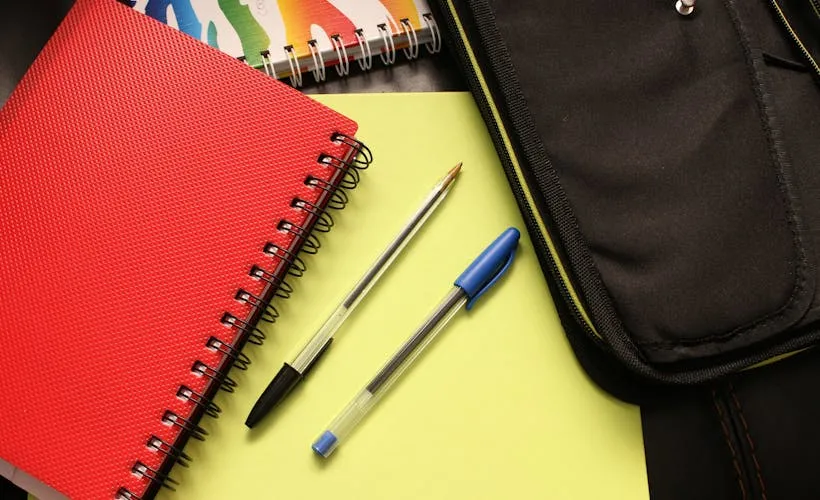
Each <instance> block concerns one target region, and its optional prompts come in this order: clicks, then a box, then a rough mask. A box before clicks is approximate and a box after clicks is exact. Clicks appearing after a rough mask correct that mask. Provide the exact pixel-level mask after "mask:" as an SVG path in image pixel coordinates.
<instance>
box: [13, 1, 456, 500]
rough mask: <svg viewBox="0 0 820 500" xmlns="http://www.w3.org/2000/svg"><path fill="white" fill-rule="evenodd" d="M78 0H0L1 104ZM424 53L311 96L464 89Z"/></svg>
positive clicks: (450, 65)
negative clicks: (418, 56)
mask: <svg viewBox="0 0 820 500" xmlns="http://www.w3.org/2000/svg"><path fill="white" fill-rule="evenodd" d="M72 4H73V0H38V1H36V2H32V1H13V0H11V1H10V0H5V1H2V2H0V106H2V105H3V104H4V103H5V102H6V100H7V99H8V96H9V94H11V91H12V90H13V89H14V87H15V86H16V85H17V82H19V81H20V78H22V77H23V74H24V73H25V72H26V70H27V69H28V67H29V65H31V63H32V61H34V59H35V57H37V54H38V53H39V52H40V50H41V49H42V47H43V45H44V44H45V43H46V41H47V40H48V38H49V37H50V36H51V34H52V33H53V32H54V30H55V29H56V27H57V25H58V24H59V23H60V21H61V20H62V18H63V17H64V16H65V14H66V12H68V9H69V8H70V7H71V5H72ZM421 53H423V55H422V56H421V57H420V58H419V59H418V60H415V61H406V60H402V58H401V56H400V57H397V62H396V64H395V65H393V66H390V67H385V66H383V65H382V63H381V61H379V60H378V59H376V60H374V61H373V69H372V70H371V71H369V72H363V71H361V70H360V69H359V67H358V65H355V64H352V65H351V67H350V75H348V76H347V77H345V78H339V77H338V76H337V75H336V72H335V71H332V70H331V71H328V72H327V75H328V81H326V82H324V83H321V84H316V83H314V82H312V77H311V76H310V75H308V76H307V77H306V78H305V83H306V85H305V87H303V88H302V89H301V90H302V91H303V92H305V93H307V94H317V93H323V94H330V93H356V92H435V91H452V90H465V89H466V85H465V83H464V82H463V80H462V78H461V76H460V75H459V73H458V68H457V67H456V65H455V61H454V60H453V59H452V58H451V57H450V55H449V54H447V53H446V50H445V51H443V52H442V53H440V54H436V55H434V56H430V55H427V54H426V53H425V51H424V50H422V51H421ZM0 498H3V499H7V500H18V499H19V500H24V499H25V498H26V494H25V493H24V492H23V491H21V490H18V489H16V488H14V487H13V486H12V485H11V483H9V482H7V481H6V480H5V479H3V478H2V477H0Z"/></svg>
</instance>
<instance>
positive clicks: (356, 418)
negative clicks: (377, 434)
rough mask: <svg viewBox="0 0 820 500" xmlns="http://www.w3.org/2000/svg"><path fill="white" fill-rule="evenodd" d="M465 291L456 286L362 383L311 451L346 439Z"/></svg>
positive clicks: (330, 449)
mask: <svg viewBox="0 0 820 500" xmlns="http://www.w3.org/2000/svg"><path fill="white" fill-rule="evenodd" d="M467 299H468V297H467V295H466V294H465V293H464V291H463V290H462V289H461V288H459V287H455V288H453V290H452V291H451V292H450V293H449V294H448V295H447V297H445V299H444V300H443V301H442V302H441V303H440V304H439V306H438V307H437V308H436V310H435V311H434V312H433V314H431V315H430V316H429V317H428V318H427V320H426V321H425V322H424V323H423V324H422V325H421V326H420V327H419V328H418V329H417V330H416V332H415V333H414V334H413V335H412V336H411V337H410V338H409V339H408V340H407V341H406V342H405V343H404V344H403V345H402V346H401V347H400V348H399V350H398V351H396V353H395V354H394V355H393V357H392V358H390V360H389V361H388V362H387V363H386V364H385V365H384V366H383V367H382V368H381V370H379V373H378V374H377V375H376V376H375V377H374V378H373V379H372V380H371V381H370V382H369V383H368V384H367V386H365V387H364V388H363V389H362V390H361V391H360V392H359V393H358V394H357V395H356V397H355V398H353V400H352V401H351V402H350V403H349V404H348V405H347V406H346V407H345V409H344V410H342V412H341V413H340V414H339V415H338V416H337V417H336V418H335V419H334V420H333V421H332V422H331V423H330V425H329V426H328V428H327V430H326V431H324V433H322V435H321V436H319V438H318V439H317V440H316V442H315V443H314V444H313V450H314V451H315V452H316V453H318V454H320V455H322V456H323V457H328V456H330V454H331V453H333V450H335V449H336V447H337V446H339V444H340V443H341V442H342V441H344V440H346V439H347V437H348V436H349V435H350V433H351V432H352V431H353V429H355V428H356V426H357V425H358V424H359V422H360V421H361V420H362V419H363V418H364V416H365V415H367V413H368V412H369V411H370V410H371V409H372V408H373V407H374V406H375V405H376V403H378V402H379V400H380V399H381V397H382V395H384V394H385V393H386V392H387V391H388V390H390V387H391V386H392V385H393V383H394V382H395V381H396V380H398V379H399V377H401V375H402V374H403V373H404V372H405V370H407V368H409V367H410V366H411V365H412V364H413V362H414V361H415V360H416V358H418V356H419V355H420V354H421V353H422V352H423V351H424V349H425V348H426V347H427V346H428V345H429V344H430V343H431V342H432V341H433V340H434V339H435V338H436V336H437V335H438V333H439V332H440V331H441V330H442V329H443V328H444V326H445V325H447V323H448V322H449V321H450V319H452V317H453V316H454V315H455V314H456V313H457V312H458V311H459V310H460V309H461V308H462V307H464V305H465V304H466V303H467Z"/></svg>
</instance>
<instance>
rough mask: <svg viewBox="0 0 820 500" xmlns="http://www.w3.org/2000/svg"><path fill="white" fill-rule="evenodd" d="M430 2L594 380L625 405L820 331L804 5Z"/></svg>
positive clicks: (809, 23)
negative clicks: (654, 389) (645, 390)
mask: <svg viewBox="0 0 820 500" xmlns="http://www.w3.org/2000/svg"><path fill="white" fill-rule="evenodd" d="M436 4H437V5H436V8H437V10H438V13H437V14H438V19H439V20H440V22H442V24H443V26H444V31H445V33H446V39H447V40H448V41H449V48H450V50H451V51H452V52H453V53H454V54H455V56H456V58H457V60H458V61H459V63H460V65H461V68H462V70H463V74H464V76H465V77H466V78H467V80H468V82H469V86H470V88H471V91H472V93H473V95H474V96H475V99H476V102H477V103H478V105H479V107H480V109H481V112H482V115H483V117H484V119H485V121H486V123H487V127H488V130H489V131H490V134H491V136H492V137H493V140H494V142H495V146H496V149H497V151H498V153H499V156H500V157H501V160H502V164H503V167H504V169H505V172H506V174H507V178H508V180H509V184H510V187H511V189H512V192H513V193H514V194H515V197H516V199H517V201H518V204H519V208H520V210H521V213H522V214H523V216H524V219H525V221H526V225H527V229H528V231H529V234H530V236H531V239H532V241H533V243H534V245H535V248H536V251H537V253H538V257H539V259H540V262H541V265H542V268H543V270H544V272H545V276H546V279H547V282H548V283H549V285H550V286H551V289H552V292H553V298H554V299H555V302H556V303H557V306H558V309H559V312H560V313H561V317H562V322H563V324H564V327H565V330H566V333H567V336H568V338H569V340H570V342H571V343H572V345H573V348H574V350H575V352H576V354H577V356H578V358H579V360H580V361H581V362H582V363H583V365H584V367H585V368H586V369H587V371H588V372H589V373H590V374H591V375H593V377H594V378H595V379H596V381H597V382H598V383H599V384H601V385H602V386H604V387H605V388H607V389H608V390H610V391H611V392H613V393H616V394H617V395H620V396H622V397H623V398H625V399H629V398H631V397H632V395H631V392H634V391H633V389H634V388H635V387H636V384H637V385H643V386H647V385H649V386H658V385H661V386H665V385H678V386H679V385H690V384H697V383H702V382H706V381H710V380H715V379H718V378H720V377H722V376H724V375H727V374H730V373H736V372H738V371H740V370H744V369H749V368H751V367H755V366H757V365H758V364H761V363H765V362H769V361H772V360H774V359H777V358H778V357H779V356H781V355H786V354H790V353H795V352H797V351H800V350H802V349H804V348H807V347H810V346H812V345H813V344H814V343H815V342H816V341H817V340H818V338H820V298H818V293H817V281H818V280H817V267H816V254H817V247H818V244H820V240H818V236H820V233H818V231H820V168H819V167H820V165H818V162H820V140H818V139H820V135H819V134H818V131H819V130H820V121H818V120H819V119H820V113H819V112H818V111H820V100H819V99H818V93H817V91H818V87H817V85H816V80H815V79H814V77H818V76H820V69H819V68H818V66H817V61H820V59H819V58H818V55H820V51H818V50H817V47H818V43H817V38H816V33H820V30H817V27H818V26H820V17H818V16H817V14H816V13H813V12H811V5H812V3H811V2H808V1H805V2H800V1H796V0H791V1H789V0H770V1H768V2H765V1H759V2H740V1H738V0H725V1H723V0H701V1H699V2H697V4H696V5H695V7H694V10H693V11H692V12H691V13H689V15H683V14H681V13H679V12H678V10H677V9H676V6H675V2H674V1H673V0H639V1H633V2H616V1H600V0H595V1H593V0H552V1H550V2H543V1H540V0H518V1H501V0H438V1H437V2H436ZM678 7H679V8H685V5H680V4H679V5H678ZM801 9H802V10H801ZM804 11H805V12H804ZM804 14H805V15H804ZM809 14H810V16H813V18H812V17H810V16H809Z"/></svg>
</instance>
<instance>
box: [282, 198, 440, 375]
mask: <svg viewBox="0 0 820 500" xmlns="http://www.w3.org/2000/svg"><path fill="white" fill-rule="evenodd" d="M439 184H441V182H440V183H439ZM451 188H452V184H451V185H448V186H447V188H446V189H444V190H438V189H436V190H434V191H433V192H432V193H430V194H429V195H428V196H427V198H426V199H425V200H424V202H423V203H422V204H421V208H419V210H418V211H417V212H416V213H415V214H414V215H413V216H412V217H411V218H410V220H409V221H408V223H407V224H406V225H405V226H404V228H403V229H402V231H401V232H400V233H399V235H398V236H396V238H395V239H394V240H393V241H392V242H391V243H390V245H389V246H388V247H387V248H386V249H385V250H384V251H383V252H382V253H381V255H379V258H378V259H376V262H375V263H374V264H373V265H372V266H371V267H370V269H368V270H367V272H366V273H365V274H364V276H362V278H361V279H360V280H359V282H358V283H356V286H355V287H354V288H353V290H351V292H350V293H349V294H347V296H346V297H345V298H344V300H343V301H342V303H341V304H339V307H337V308H336V310H335V311H333V314H331V315H330V317H328V319H327V321H325V323H324V324H323V325H322V327H321V328H320V329H319V331H318V332H316V334H315V335H314V336H313V337H311V339H310V341H308V343H307V344H306V345H305V347H304V348H303V349H302V350H301V351H300V352H299V354H298V355H297V356H296V358H295V359H294V360H293V362H292V363H291V364H290V365H291V366H292V367H293V368H295V369H296V370H297V371H298V372H299V373H304V372H305V370H307V368H308V366H309V365H310V364H311V363H312V362H313V361H314V360H315V359H316V358H317V356H318V354H319V352H320V351H321V350H322V349H323V348H324V347H325V345H327V343H328V342H329V341H330V339H331V338H332V337H333V335H334V334H335V333H336V330H338V329H339V327H340V326H341V325H342V323H344V321H345V320H346V319H347V317H348V316H349V315H350V313H351V312H353V309H355V308H356V306H357V305H359V302H361V301H362V299H364V297H365V296H366V295H367V293H368V292H369V291H370V289H371V288H373V285H375V284H376V282H378V281H379V278H380V277H381V275H382V274H384V272H385V271H386V270H387V269H388V268H389V267H390V265H391V264H392V263H393V261H394V260H395V259H396V257H398V256H399V254H400V253H401V251H402V250H403V249H404V247H405V246H406V245H407V243H408V242H409V241H410V240H411V239H413V236H414V235H415V234H416V232H417V231H418V230H419V229H421V227H422V226H423V225H424V223H425V222H426V221H427V219H428V218H429V217H430V215H432V214H433V212H435V210H436V208H437V207H438V205H439V204H440V203H441V202H442V201H443V200H444V198H446V197H447V194H448V193H449V192H450V189H451Z"/></svg>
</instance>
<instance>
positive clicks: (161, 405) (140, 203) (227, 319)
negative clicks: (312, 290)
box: [0, 0, 371, 500]
mask: <svg viewBox="0 0 820 500" xmlns="http://www.w3.org/2000/svg"><path fill="white" fill-rule="evenodd" d="M181 60H184V61H187V63H186V64H184V65H180V64H178V61H181ZM356 130H357V125H356V123H355V122H353V121H352V120H350V119H348V118H346V117H345V116H343V115H341V114H339V113H337V112H334V111H333V110H331V109H329V108H327V107H325V106H323V105H321V104H319V103H317V102H316V101H314V100H313V99H311V98H309V97H307V96H305V95H303V94H301V93H299V92H298V91H296V90H294V89H292V88H289V87H288V86H287V85H285V84H283V83H281V82H278V81H276V80H274V79H272V78H270V77H268V76H266V75H264V74H263V73H261V72H259V71H256V70H253V69H251V68H249V67H248V66H247V65H245V64H243V63H241V62H240V61H237V60H236V59H234V58H231V57H229V56H227V55H226V54H224V53H221V52H219V51H217V50H215V49H213V48H211V47H208V46H207V45H205V44H202V43H200V42H198V41H196V40H194V39H192V38H190V37H188V36H186V35H184V34H182V33H180V32H179V31H177V30H174V29H172V28H169V27H168V26H166V25H163V24H161V23H159V22H156V21H155V20H153V19H150V18H149V17H147V16H144V15H142V14H139V13H137V12H135V11H134V10H133V9H130V8H129V7H127V6H125V5H123V4H121V3H118V2H117V1H116V0H77V2H76V3H75V5H74V6H73V7H72V9H71V11H70V12H69V14H68V16H67V17H66V18H65V19H64V20H63V22H62V24H61V25H60V27H59V28H58V29H57V31H56V32H55V34H54V35H53V37H52V38H51V39H50V40H49V42H48V44H47V45H46V46H45V48H44V49H43V50H42V52H41V53H40V55H39V56H38V58H37V59H36V61H35V62H34V64H33V65H32V66H31V68H30V69H29V71H28V72H27V73H26V75H25V76H24V78H23V79H22V81H21V82H20V84H19V85H18V87H17V88H16V89H15V90H14V92H13V94H12V96H11V97H10V99H9V101H8V102H7V104H6V105H5V106H4V107H3V108H2V109H0V193H2V196H0V234H2V235H3V236H2V238H0V304H2V306H0V343H2V346H3V348H2V349H0V365H1V366H2V367H3V371H2V377H0V380H2V385H3V390H2V391H0V415H2V418H0V473H2V474H3V475H6V476H8V477H10V478H11V479H12V480H13V481H15V482H17V483H18V484H24V485H25V486H26V487H27V488H28V489H29V491H31V492H32V493H34V494H35V495H37V496H39V497H41V498H47V497H49V496H54V495H56V494H57V493H59V494H62V495H65V496H68V497H70V498H76V499H84V498H87V499H94V500H99V499H107V498H108V499H114V498H125V499H136V498H141V499H144V498H151V497H152V496H153V495H154V494H155V493H156V491H157V489H158V488H159V486H160V485H161V483H163V482H164V481H166V475H167V474H168V472H169V470H170V469H171V468H172V466H173V465H174V463H179V462H182V463H185V462H186V461H187V455H185V454H184V453H183V452H182V451H181V449H182V447H183V446H184V444H185V443H186V441H187V440H188V439H189V438H202V437H203V436H204V435H205V434H206V433H207V430H206V428H207V423H203V424H202V426H200V423H199V421H200V418H201V417H202V416H203V415H204V414H209V415H212V416H218V414H219V412H220V409H219V408H218V407H217V406H216V405H215V404H214V403H213V401H212V399H213V397H214V395H215V394H216V391H217V390H218V389H219V388H220V387H221V388H222V389H224V390H227V391H233V390H234V388H235V386H236V382H235V381H234V378H231V377H230V376H229V375H228V371H229V370H230V369H231V368H232V367H233V368H236V369H244V368H247V365H248V363H249V362H250V359H249V357H248V355H247V354H246V353H243V352H242V349H243V347H245V346H246V344H248V343H256V344H258V343H261V342H262V340H263V339H264V334H263V333H262V331H261V330H259V329H258V328H256V325H257V323H258V321H262V320H273V319H275V316H276V315H277V313H276V311H275V310H274V309H273V308H272V307H269V306H270V304H269V302H270V301H271V300H272V299H273V298H274V296H280V297H286V296H288V295H289V293H290V292H291V291H292V287H290V286H289V285H288V284H287V281H286V278H287V280H288V281H289V279H290V278H288V275H299V274H300V273H301V272H302V271H303V268H302V267H301V260H300V259H298V254H299V253H300V252H315V251H316V250H317V249H318V247H319V243H320V240H319V239H318V238H317V236H316V233H315V232H316V231H326V230H328V229H330V226H331V225H332V223H333V220H332V218H331V217H330V214H329V213H328V212H326V209H327V208H328V207H335V208H341V207H342V205H344V203H345V202H346V200H347V197H346V195H344V189H349V188H353V187H355V185H356V183H357V182H358V179H359V177H358V175H359V174H358V169H360V168H363V167H364V166H366V165H367V163H369V161H370V160H371V157H369V155H368V154H367V150H366V148H365V147H364V146H363V145H362V144H361V143H360V142H359V141H358V140H356V139H354V136H355V133H356ZM273 306H275V304H274V305H273ZM203 427H205V428H203Z"/></svg>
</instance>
